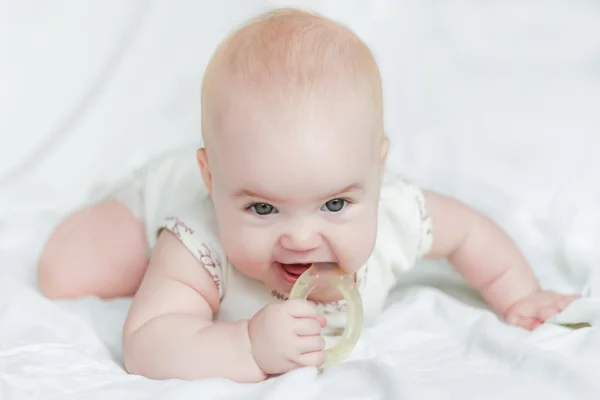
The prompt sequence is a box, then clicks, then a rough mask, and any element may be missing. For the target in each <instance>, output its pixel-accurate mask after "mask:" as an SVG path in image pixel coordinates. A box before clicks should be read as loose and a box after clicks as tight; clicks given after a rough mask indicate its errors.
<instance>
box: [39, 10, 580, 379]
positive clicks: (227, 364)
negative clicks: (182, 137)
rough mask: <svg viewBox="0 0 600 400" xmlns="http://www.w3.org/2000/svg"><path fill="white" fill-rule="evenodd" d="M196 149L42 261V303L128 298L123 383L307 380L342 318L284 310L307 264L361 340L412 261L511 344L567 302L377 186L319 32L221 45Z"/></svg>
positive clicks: (272, 21)
mask: <svg viewBox="0 0 600 400" xmlns="http://www.w3.org/2000/svg"><path fill="white" fill-rule="evenodd" d="M202 135H203V139H204V147H203V148H201V149H199V150H197V151H196V149H191V150H190V149H184V150H181V151H177V152H173V153H171V154H168V155H167V156H165V157H162V158H161V159H159V160H156V161H155V162H152V163H151V164H150V165H149V166H148V167H147V168H144V169H143V170H142V171H140V172H139V173H138V174H137V175H136V176H135V177H134V178H132V179H130V180H128V181H127V182H125V183H124V184H123V185H121V187H120V188H119V189H118V190H117V191H116V192H114V193H112V194H111V195H110V196H107V197H105V198H103V199H102V200H100V201H98V202H96V203H94V204H93V205H91V206H89V207H87V208H85V209H82V210H78V211H76V212H75V213H73V214H72V215H70V216H69V217H67V218H66V219H65V220H64V221H63V222H61V224H59V226H58V227H57V229H56V230H55V231H54V232H53V234H52V235H51V237H50V239H49V241H48V244H47V246H46V247H45V249H44V251H43V253H42V256H41V258H40V263H39V283H40V288H41V290H42V292H43V293H44V294H45V295H46V296H48V297H51V298H74V297H79V296H87V295H96V296H99V297H102V298H109V297H117V296H130V295H134V294H135V297H134V299H133V304H132V306H131V309H130V311H129V314H128V317H127V320H126V322H125V327H124V331H123V352H124V364H125V367H126V369H127V370H128V371H129V372H130V373H134V374H140V375H144V376H146V377H149V378H154V379H167V378H179V379H197V378H205V377H223V378H228V379H232V380H235V381H238V382H258V381H261V380H264V379H265V378H266V377H267V376H269V375H273V374H280V373H285V372H287V371H290V370H292V369H295V368H298V367H303V366H319V365H320V364H322V363H323V349H324V347H325V342H324V339H323V328H324V327H326V328H327V329H328V331H326V332H325V333H327V332H329V334H335V333H336V332H339V330H340V328H343V326H344V316H345V309H344V302H343V301H342V300H341V297H340V294H339V293H338V292H337V291H335V290H321V291H318V292H317V291H316V292H313V293H312V294H311V296H310V297H309V300H288V299H287V295H288V293H289V292H290V290H291V288H292V286H293V284H294V282H295V281H296V280H297V279H298V277H299V275H300V274H301V273H302V272H303V271H305V270H306V269H307V268H308V267H309V266H310V264H311V263H314V262H335V263H338V264H339V265H340V266H341V268H343V269H344V270H345V272H347V273H348V274H351V275H352V276H353V277H354V279H355V280H356V283H357V286H358V288H359V290H360V293H361V295H362V298H363V303H364V312H365V320H366V323H367V324H369V323H372V322H373V321H374V320H375V319H376V317H377V316H378V314H379V313H380V312H381V310H382V308H383V306H384V302H385V301H386V297H387V295H388V293H389V291H390V289H391V288H392V287H393V286H394V285H395V284H396V282H397V281H398V279H400V277H401V274H402V273H403V272H406V271H408V270H410V269H411V268H412V267H413V266H414V265H415V263H416V262H417V261H418V260H419V259H421V258H423V257H427V258H430V259H440V258H447V259H448V260H449V261H450V262H451V263H452V265H453V266H454V267H455V268H456V270H457V271H458V272H459V273H460V274H461V275H462V277H464V279H465V281H466V282H467V283H468V284H470V285H471V286H472V287H473V288H475V289H477V290H478V291H479V292H480V293H481V295H482V296H483V298H484V299H485V300H486V301H487V302H488V303H489V304H490V306H491V307H492V308H493V309H494V310H495V311H496V312H497V313H498V314H499V315H500V316H502V317H503V318H504V319H505V320H506V321H507V322H508V323H509V324H514V325H517V326H521V327H523V328H525V329H534V328H535V327H537V326H538V325H540V324H541V323H543V322H544V321H545V320H546V319H547V318H549V317H551V316H553V315H555V314H556V313H558V312H560V311H561V310H563V309H564V308H565V307H566V306H567V305H568V304H569V303H571V302H572V301H573V300H574V299H575V298H576V296H566V295H561V294H558V293H554V292H550V291H544V290H542V289H541V288H540V285H539V283H538V281H537V280H536V278H535V276H534V274H533V273H532V270H531V269H530V268H529V266H528V265H527V262H526V260H525V259H524V257H523V255H522V254H521V252H520V251H519V250H518V248H517V247H516V246H515V244H514V243H513V242H512V241H511V240H510V239H509V238H508V237H507V235H506V234H505V233H504V232H503V231H502V230H501V229H500V228H498V226H496V225H495V224H494V223H493V222H492V221H490V220H489V219H488V218H486V217H485V216H483V215H481V214H479V213H477V212H476V211H474V210H472V209H470V208H469V207H467V206H465V205H463V204H461V203H460V202H458V201H456V200H454V199H452V198H449V197H446V196H443V195H441V194H437V193H434V192H431V191H425V190H421V189H419V188H418V187H416V186H414V185H412V184H410V183H408V182H405V181H404V180H402V179H399V178H397V177H394V176H393V175H392V174H390V173H389V172H386V171H385V164H386V155H387V150H388V139H387V138H386V137H385V135H384V127H383V112H382V89H381V82H380V75H379V71H378V67H377V64H376V62H375V60H374V58H373V56H372V54H371V52H370V50H369V48H368V47H367V46H366V45H365V44H364V43H363V42H361V40H359V38H357V36H355V35H354V34H353V33H352V32H351V31H350V30H348V29H347V28H345V27H343V26H340V25H339V24H336V23H335V22H333V21H331V20H329V19H326V18H324V17H322V16H319V15H315V14H311V13H307V12H303V11H298V10H290V9H283V10H277V11H274V12H270V13H268V14H266V15H263V16H261V17H260V18H257V19H255V20H253V21H251V22H250V23H248V24H247V25H245V26H243V27H242V28H240V29H239V30H237V31H236V32H235V33H234V34H233V35H231V36H230V37H228V38H227V39H226V40H225V41H224V42H223V43H222V45H221V46H219V48H218V49H217V50H216V52H215V54H214V56H213V58H212V59H211V61H210V63H209V65H208V67H207V69H206V73H205V77H204V81H203V87H202Z"/></svg>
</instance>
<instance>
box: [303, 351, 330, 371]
mask: <svg viewBox="0 0 600 400" xmlns="http://www.w3.org/2000/svg"><path fill="white" fill-rule="evenodd" d="M324 363H325V353H324V352H322V351H313V352H312V353H304V354H302V355H301V356H300V357H298V361H297V363H296V364H298V366H300V367H320V366H321V365H323V364H324Z"/></svg>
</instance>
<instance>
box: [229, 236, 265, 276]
mask: <svg viewBox="0 0 600 400" xmlns="http://www.w3.org/2000/svg"><path fill="white" fill-rule="evenodd" d="M221 232H222V239H221V242H222V245H223V248H224V250H225V252H226V253H227V258H228V259H229V261H230V262H231V263H232V264H233V265H234V266H235V267H236V268H237V269H239V270H240V271H241V272H243V273H245V274H246V275H251V276H254V275H256V274H257V273H260V271H262V270H263V269H264V268H266V267H267V266H268V265H269V261H270V258H271V253H270V249H269V246H268V243H267V241H266V240H265V238H264V236H263V235H260V234H258V233H257V232H254V230H252V229H243V228H240V226H239V225H237V224H235V225H233V226H231V227H230V229H224V230H222V231H221Z"/></svg>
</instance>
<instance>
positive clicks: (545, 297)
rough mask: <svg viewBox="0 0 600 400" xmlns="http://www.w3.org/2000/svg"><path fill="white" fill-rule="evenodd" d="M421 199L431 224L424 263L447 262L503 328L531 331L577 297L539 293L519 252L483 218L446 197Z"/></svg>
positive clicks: (433, 195) (427, 194) (434, 195)
mask: <svg viewBox="0 0 600 400" xmlns="http://www.w3.org/2000/svg"><path fill="white" fill-rule="evenodd" d="M424 196H425V203H426V206H427V209H428V211H429V215H430V216H431V220H432V224H433V244H432V248H431V251H430V252H429V254H428V255H427V258H433V259H439V258H447V259H448V261H449V262H450V263H451V264H452V265H453V266H454V268H455V269H456V271H457V272H458V273H459V274H461V275H462V277H463V278H464V279H465V281H466V282H467V283H468V284H469V285H471V286H472V287H473V288H475V289H477V290H478V291H479V292H480V293H481V295H482V296H483V298H484V299H485V300H486V301H487V302H488V303H489V304H490V305H491V306H492V307H493V308H494V309H495V310H496V312H498V313H499V314H500V315H501V316H502V317H504V318H505V319H506V321H507V322H508V323H511V324H514V325H519V326H522V327H523V328H526V329H534V328H536V327H537V326H539V325H540V324H542V323H543V322H544V321H545V320H546V319H548V318H550V317H552V316H553V315H555V314H557V313H559V312H561V311H562V310H563V309H564V308H566V307H567V306H568V305H569V304H570V303H571V302H572V301H573V300H575V299H576V298H577V297H578V296H566V295H561V294H558V293H555V292H551V291H544V290H542V289H541V288H540V284H539V282H538V280H537V279H536V277H535V275H534V274H533V271H532V270H531V268H530V267H529V265H528V263H527V261H526V260H525V257H524V256H523V254H522V253H521V251H520V250H519V249H518V248H517V246H516V245H515V243H514V242H513V241H512V240H511V239H510V238H509V237H508V235H507V234H506V233H505V232H504V231H503V230H502V229H501V228H500V227H499V226H497V225H496V224H494V223H493V222H492V221H491V220H490V219H489V218H487V217H485V216H484V215H482V214H479V213H477V212H476V211H474V210H473V209H471V208H469V207H468V206H466V205H464V204H462V203H460V202H459V201H457V200H454V199H452V198H450V197H447V196H444V195H441V194H438V193H434V192H430V191H424Z"/></svg>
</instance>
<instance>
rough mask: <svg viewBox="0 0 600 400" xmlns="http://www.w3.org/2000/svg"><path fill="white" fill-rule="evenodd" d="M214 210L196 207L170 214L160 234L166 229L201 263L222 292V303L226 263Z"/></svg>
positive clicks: (162, 225)
mask: <svg viewBox="0 0 600 400" xmlns="http://www.w3.org/2000/svg"><path fill="white" fill-rule="evenodd" d="M211 214H212V212H211V210H209V209H207V207H194V208H190V209H188V210H181V211H179V212H175V213H170V214H169V215H167V216H166V217H165V218H164V219H163V220H162V223H161V224H160V225H159V231H160V230H162V229H167V230H169V231H170V232H171V233H173V234H174V235H175V236H176V237H177V238H178V239H179V240H180V241H181V243H182V244H183V245H184V246H185V247H186V248H187V249H188V250H189V251H190V253H192V255H193V256H194V257H196V259H197V260H198V262H199V264H200V266H201V267H202V268H204V269H205V270H206V271H207V272H208V274H209V275H210V276H211V278H212V280H213V281H214V282H215V285H216V286H217V289H218V290H219V300H221V299H222V298H223V295H224V293H225V285H226V278H227V274H226V273H225V268H226V265H227V261H226V258H225V255H224V251H223V249H222V248H221V246H220V244H219V241H218V237H217V234H216V232H217V231H216V224H215V221H214V218H213V217H212V215H211Z"/></svg>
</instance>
